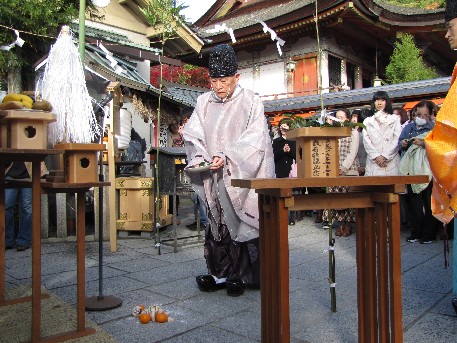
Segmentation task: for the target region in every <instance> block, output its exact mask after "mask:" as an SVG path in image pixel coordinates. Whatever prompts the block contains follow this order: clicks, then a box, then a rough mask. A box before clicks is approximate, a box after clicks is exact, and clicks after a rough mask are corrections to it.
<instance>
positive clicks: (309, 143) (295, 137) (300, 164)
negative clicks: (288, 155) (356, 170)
mask: <svg viewBox="0 0 457 343" xmlns="http://www.w3.org/2000/svg"><path fill="white" fill-rule="evenodd" d="M350 135H351V128H350V127H301V128H297V129H293V130H290V131H289V132H287V136H286V137H287V139H288V140H292V141H296V159H297V177H298V178H305V177H337V176H338V175H339V157H338V139H339V138H343V137H349V136H350Z"/></svg>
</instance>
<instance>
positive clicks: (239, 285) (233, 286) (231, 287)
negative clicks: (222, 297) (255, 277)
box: [227, 280, 244, 297]
mask: <svg viewBox="0 0 457 343" xmlns="http://www.w3.org/2000/svg"><path fill="white" fill-rule="evenodd" d="M243 294H244V285H243V281H241V280H230V281H227V295H229V296H231V297H238V296H240V295H243Z"/></svg>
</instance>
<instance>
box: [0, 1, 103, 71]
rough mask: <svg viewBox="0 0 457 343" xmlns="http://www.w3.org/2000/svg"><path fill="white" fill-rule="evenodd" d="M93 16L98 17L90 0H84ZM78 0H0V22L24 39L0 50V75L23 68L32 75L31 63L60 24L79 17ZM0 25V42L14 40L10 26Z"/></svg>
mask: <svg viewBox="0 0 457 343" xmlns="http://www.w3.org/2000/svg"><path fill="white" fill-rule="evenodd" d="M87 7H88V9H89V12H90V13H92V14H94V15H93V16H92V17H95V18H97V17H99V16H97V15H96V14H97V13H98V12H97V10H96V9H95V8H94V6H93V5H92V1H89V0H87ZM78 13H79V0H28V1H24V0H8V1H1V2H0V24H1V25H4V26H6V27H8V28H12V29H16V30H19V31H24V32H20V37H21V38H22V39H24V40H25V43H24V45H23V46H22V47H18V46H15V47H13V48H12V49H11V50H10V51H2V50H0V79H2V78H5V77H6V75H7V74H8V73H9V72H10V71H12V70H17V69H18V68H22V72H23V73H22V74H23V75H24V76H27V75H29V76H30V75H33V70H32V68H31V67H32V65H33V64H34V63H35V62H36V61H37V60H38V59H39V58H41V57H42V56H44V55H45V54H47V53H48V52H49V49H50V47H51V45H52V44H53V43H54V42H55V37H57V35H58V33H59V30H60V27H61V25H68V24H69V23H71V21H72V20H74V19H76V18H77V17H78ZM8 28H5V27H3V26H0V45H8V44H11V43H12V42H14V41H15V40H16V35H15V34H14V31H12V30H11V29H8Z"/></svg>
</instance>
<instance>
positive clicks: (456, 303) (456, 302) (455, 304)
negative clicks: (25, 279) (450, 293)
mask: <svg viewBox="0 0 457 343" xmlns="http://www.w3.org/2000/svg"><path fill="white" fill-rule="evenodd" d="M452 307H454V311H455V314H456V315H457V298H454V299H452Z"/></svg>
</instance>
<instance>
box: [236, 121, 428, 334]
mask: <svg viewBox="0 0 457 343" xmlns="http://www.w3.org/2000/svg"><path fill="white" fill-rule="evenodd" d="M350 134H351V128H349V127H344V128H334V127H332V128H330V127H329V128H314V127H308V128H300V129H295V130H292V131H290V132H289V133H288V134H287V139H291V140H296V141H297V170H298V178H288V179H287V178H286V179H248V180H232V185H233V186H235V187H242V188H249V189H256V191H257V193H258V194H259V215H260V217H259V220H260V223H259V224H260V228H259V235H260V237H259V238H260V250H261V252H263V253H261V254H260V280H261V281H260V285H261V320H262V322H261V330H262V342H263V343H267V342H268V343H288V342H289V341H290V313H289V246H288V243H289V242H288V211H300V210H313V209H316V208H317V209H318V208H334V209H341V208H355V209H357V215H356V227H357V229H356V256H357V303H358V329H359V330H358V332H359V334H358V341H359V342H360V343H373V342H391V343H400V342H402V341H403V330H402V296H401V287H402V284H401V256H400V210H399V197H398V193H400V192H402V191H403V190H404V185H405V184H414V183H426V182H428V177H427V176H380V177H375V176H373V177H338V172H339V165H338V138H341V137H345V136H349V135H350ZM332 186H349V187H351V190H350V192H349V193H325V194H322V193H320V194H303V195H294V194H293V193H292V189H293V188H303V187H332ZM265 252H267V253H265Z"/></svg>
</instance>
